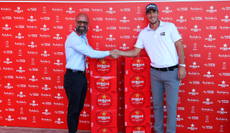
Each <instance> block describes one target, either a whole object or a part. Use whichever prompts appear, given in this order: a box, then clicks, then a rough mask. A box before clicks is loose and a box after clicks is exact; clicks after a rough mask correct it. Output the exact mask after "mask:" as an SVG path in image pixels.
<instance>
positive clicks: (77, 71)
mask: <svg viewBox="0 0 230 133" xmlns="http://www.w3.org/2000/svg"><path fill="white" fill-rule="evenodd" d="M67 71H70V72H74V73H82V74H84V73H85V71H79V70H72V69H67Z"/></svg>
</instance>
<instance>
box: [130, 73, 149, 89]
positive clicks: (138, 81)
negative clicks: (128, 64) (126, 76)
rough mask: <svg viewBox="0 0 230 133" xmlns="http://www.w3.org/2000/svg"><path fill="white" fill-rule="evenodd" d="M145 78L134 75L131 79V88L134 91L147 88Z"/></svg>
mask: <svg viewBox="0 0 230 133" xmlns="http://www.w3.org/2000/svg"><path fill="white" fill-rule="evenodd" d="M145 83H146V81H145V78H144V76H142V75H133V76H132V77H131V79H130V86H131V87H132V88H133V89H134V90H141V89H143V88H144V87H145Z"/></svg>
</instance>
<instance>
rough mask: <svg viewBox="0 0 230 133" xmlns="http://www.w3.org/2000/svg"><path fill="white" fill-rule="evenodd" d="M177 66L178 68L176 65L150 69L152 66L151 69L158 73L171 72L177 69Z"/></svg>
mask: <svg viewBox="0 0 230 133" xmlns="http://www.w3.org/2000/svg"><path fill="white" fill-rule="evenodd" d="M178 66H179V65H178V64H177V65H175V66H171V67H164V68H156V67H152V66H151V68H152V69H155V70H158V71H173V70H174V68H178Z"/></svg>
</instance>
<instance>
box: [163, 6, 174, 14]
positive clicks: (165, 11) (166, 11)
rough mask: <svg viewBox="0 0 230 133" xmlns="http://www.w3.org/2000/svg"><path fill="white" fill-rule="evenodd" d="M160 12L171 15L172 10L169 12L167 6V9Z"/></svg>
mask: <svg viewBox="0 0 230 133" xmlns="http://www.w3.org/2000/svg"><path fill="white" fill-rule="evenodd" d="M162 12H164V13H166V14H167V13H171V12H172V10H169V7H168V6H167V7H165V10H162Z"/></svg>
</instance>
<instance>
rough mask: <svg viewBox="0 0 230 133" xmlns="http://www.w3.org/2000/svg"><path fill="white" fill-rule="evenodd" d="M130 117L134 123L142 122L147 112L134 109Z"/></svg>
mask: <svg viewBox="0 0 230 133" xmlns="http://www.w3.org/2000/svg"><path fill="white" fill-rule="evenodd" d="M129 119H130V121H131V122H132V123H133V124H135V125H136V124H141V123H143V122H144V121H145V112H144V111H143V110H140V109H134V110H132V111H131V112H130V114H129Z"/></svg>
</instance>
